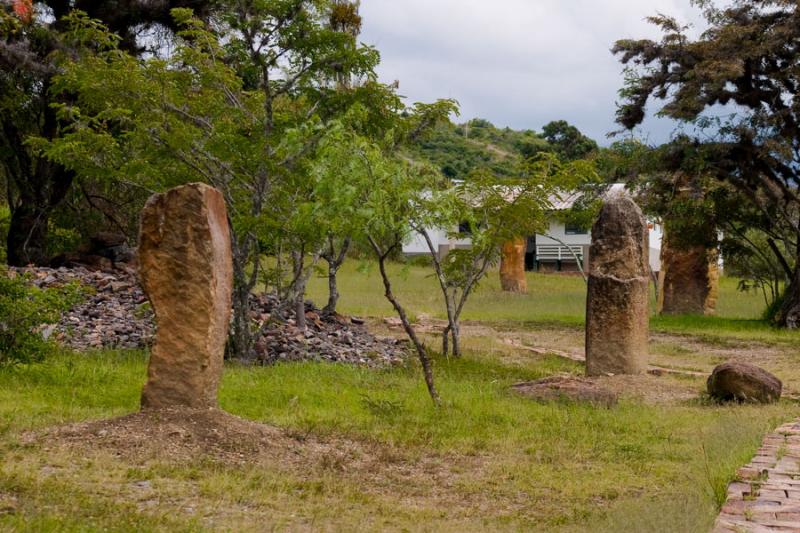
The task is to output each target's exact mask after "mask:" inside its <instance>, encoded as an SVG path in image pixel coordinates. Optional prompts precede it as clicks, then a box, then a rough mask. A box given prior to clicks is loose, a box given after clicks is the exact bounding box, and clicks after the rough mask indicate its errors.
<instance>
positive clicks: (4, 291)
mask: <svg viewBox="0 0 800 533" xmlns="http://www.w3.org/2000/svg"><path fill="white" fill-rule="evenodd" d="M79 299H80V290H79V288H78V286H77V285H66V286H64V287H60V288H49V289H39V288H36V287H32V286H31V285H30V284H29V283H28V279H26V277H25V276H20V275H11V276H10V275H9V273H8V272H7V270H6V268H5V267H2V268H0V366H2V365H6V364H10V363H18V362H22V363H26V362H30V361H36V360H40V359H42V358H44V357H45V356H47V355H48V354H50V353H51V352H52V351H53V349H54V345H53V344H52V343H51V342H48V341H47V340H45V339H44V338H43V337H42V334H41V333H40V330H41V329H42V327H43V326H46V325H47V324H54V323H56V322H58V320H59V318H60V316H61V313H62V312H64V311H66V310H67V309H69V308H70V307H71V306H72V305H74V304H75V303H77V301H78V300H79Z"/></svg>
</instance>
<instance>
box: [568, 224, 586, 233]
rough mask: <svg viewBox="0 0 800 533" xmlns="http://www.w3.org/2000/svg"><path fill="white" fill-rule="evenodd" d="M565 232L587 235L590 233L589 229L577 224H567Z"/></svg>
mask: <svg viewBox="0 0 800 533" xmlns="http://www.w3.org/2000/svg"><path fill="white" fill-rule="evenodd" d="M564 233H565V234H567V235H586V234H587V233H589V230H587V229H586V228H582V227H580V226H578V225H577V224H565V225H564Z"/></svg>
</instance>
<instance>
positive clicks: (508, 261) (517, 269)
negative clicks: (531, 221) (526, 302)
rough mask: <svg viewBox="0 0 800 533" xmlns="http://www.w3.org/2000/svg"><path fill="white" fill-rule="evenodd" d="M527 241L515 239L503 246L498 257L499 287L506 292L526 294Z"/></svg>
mask: <svg viewBox="0 0 800 533" xmlns="http://www.w3.org/2000/svg"><path fill="white" fill-rule="evenodd" d="M526 248H527V239H523V238H517V239H514V240H513V241H508V242H506V243H504V244H503V248H502V255H501V256H500V286H501V287H502V288H503V290H504V291H506V292H520V293H526V292H528V280H527V279H526V278H525V249H526Z"/></svg>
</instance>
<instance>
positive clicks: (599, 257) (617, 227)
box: [586, 195, 650, 376]
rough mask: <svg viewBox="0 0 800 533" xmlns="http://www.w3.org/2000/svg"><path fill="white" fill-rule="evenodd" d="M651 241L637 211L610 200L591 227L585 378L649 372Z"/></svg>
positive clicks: (622, 201)
mask: <svg viewBox="0 0 800 533" xmlns="http://www.w3.org/2000/svg"><path fill="white" fill-rule="evenodd" d="M648 254H649V235H648V228H647V223H646V222H645V219H644V216H642V211H641V210H640V209H639V206H637V205H636V203H635V202H634V201H633V200H631V199H630V198H629V197H627V196H622V195H620V196H615V197H613V198H611V199H609V200H608V201H607V202H606V203H605V205H603V209H602V210H601V212H600V218H599V219H598V220H597V222H595V224H594V226H593V227H592V245H591V247H590V249H589V288H588V294H587V298H586V373H587V375H589V376H599V375H606V374H639V373H641V372H644V371H645V370H646V368H647V341H648V328H649V309H648V285H649V280H650V275H649V274H650V265H649V260H648Z"/></svg>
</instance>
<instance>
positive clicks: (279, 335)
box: [250, 294, 408, 366]
mask: <svg viewBox="0 0 800 533" xmlns="http://www.w3.org/2000/svg"><path fill="white" fill-rule="evenodd" d="M278 308H279V306H278V299H277V297H276V296H275V295H272V294H263V295H259V296H254V297H252V298H251V300H250V312H251V318H252V319H253V320H254V322H255V323H256V324H257V325H258V334H257V339H256V343H255V354H256V359H257V360H258V361H259V362H261V363H263V364H269V363H274V362H278V361H305V360H313V361H331V362H342V363H352V364H359V365H367V366H391V365H399V364H402V363H403V362H404V360H405V358H406V354H407V352H408V345H407V343H406V341H405V340H402V341H401V340H398V339H395V338H392V337H378V336H374V335H372V334H371V333H370V332H369V331H368V330H367V327H366V326H365V325H364V321H363V320H361V319H359V318H356V317H344V316H341V315H326V314H324V313H322V312H321V311H320V310H319V309H318V308H316V307H315V306H314V304H313V303H312V302H310V301H306V303H305V312H306V329H305V331H301V330H299V329H298V328H297V327H295V320H294V319H293V318H289V319H287V320H282V319H279V318H276V317H275V316H273V315H274V312H275V311H276V310H277V309H278Z"/></svg>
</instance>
